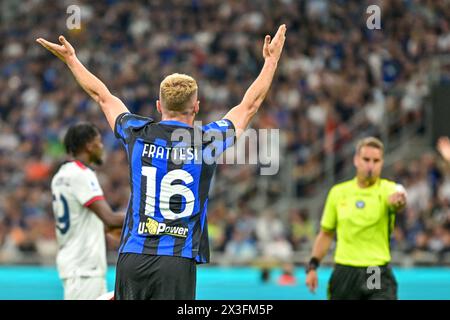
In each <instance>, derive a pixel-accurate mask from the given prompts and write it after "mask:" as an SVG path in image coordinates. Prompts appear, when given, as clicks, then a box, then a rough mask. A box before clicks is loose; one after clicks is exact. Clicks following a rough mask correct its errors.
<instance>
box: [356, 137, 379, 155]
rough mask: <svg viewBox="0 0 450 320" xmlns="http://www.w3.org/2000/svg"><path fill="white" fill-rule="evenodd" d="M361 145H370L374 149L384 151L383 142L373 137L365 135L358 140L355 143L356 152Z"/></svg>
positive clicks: (359, 149)
mask: <svg viewBox="0 0 450 320" xmlns="http://www.w3.org/2000/svg"><path fill="white" fill-rule="evenodd" d="M362 147H372V148H376V149H380V150H381V152H382V153H384V144H383V142H381V140H380V139H377V138H375V137H367V138H364V139H361V140H359V141H358V144H357V145H356V153H359V152H360V151H361V149H362Z"/></svg>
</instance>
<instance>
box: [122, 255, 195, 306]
mask: <svg viewBox="0 0 450 320" xmlns="http://www.w3.org/2000/svg"><path fill="white" fill-rule="evenodd" d="M196 268H197V266H196V262H195V260H194V259H187V258H181V257H172V256H154V255H148V254H136V253H121V254H120V255H119V259H118V261H117V268H116V285H115V291H114V298H115V299H116V300H194V299H195V286H196V278H197V272H196V270H197V269H196Z"/></svg>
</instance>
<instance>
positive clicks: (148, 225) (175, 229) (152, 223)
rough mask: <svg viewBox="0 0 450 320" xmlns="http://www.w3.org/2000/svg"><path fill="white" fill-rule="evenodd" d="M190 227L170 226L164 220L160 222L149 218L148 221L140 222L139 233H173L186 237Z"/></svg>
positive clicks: (152, 234)
mask: <svg viewBox="0 0 450 320" xmlns="http://www.w3.org/2000/svg"><path fill="white" fill-rule="evenodd" d="M188 231H189V229H188V228H187V227H182V226H168V225H167V224H165V223H164V222H158V221H156V220H153V219H151V218H148V219H147V221H146V222H139V228H138V234H140V235H146V236H148V235H149V236H156V235H171V236H174V237H181V238H186V237H187V233H188Z"/></svg>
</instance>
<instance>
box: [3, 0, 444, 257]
mask: <svg viewBox="0 0 450 320" xmlns="http://www.w3.org/2000/svg"><path fill="white" fill-rule="evenodd" d="M73 4H76V5H78V6H79V8H80V13H81V28H80V29H73V30H69V29H67V25H66V20H67V18H68V17H69V14H68V13H66V11H67V7H68V6H69V5H73ZM370 4H377V5H379V6H380V8H381V13H382V15H381V29H380V30H370V29H368V28H367V26H366V20H367V18H368V17H369V15H368V14H367V13H366V9H367V7H368V6H369V5H370ZM0 6H1V8H0V9H1V10H0V19H1V20H0V21H1V24H0V36H1V38H2V41H1V42H0V57H1V58H0V261H11V260H13V259H14V257H17V256H18V255H23V256H28V255H30V254H33V253H38V254H39V255H41V256H48V257H52V256H53V255H54V253H55V250H56V247H55V241H54V237H55V235H54V222H53V221H54V219H53V215H52V209H51V199H52V197H51V194H50V191H49V182H50V179H51V176H52V173H53V171H54V170H55V168H56V167H57V166H58V164H59V163H61V162H62V161H64V159H65V157H66V156H65V152H64V148H63V146H62V144H61V139H62V137H63V135H64V133H65V131H66V129H67V128H68V126H69V125H71V124H73V123H76V122H78V121H91V122H93V123H95V124H96V125H97V126H98V127H99V128H100V130H101V132H102V137H103V142H104V144H105V147H106V150H107V156H106V161H105V165H103V166H102V167H101V168H99V169H98V171H97V173H98V175H99V179H100V183H101V184H102V186H103V189H104V192H105V195H106V198H107V200H108V202H109V203H110V204H111V206H112V207H113V209H114V210H116V211H121V210H125V208H126V205H127V202H128V197H129V186H128V170H127V169H126V168H127V159H126V156H125V153H124V151H123V150H122V148H121V146H120V145H119V143H118V141H117V140H116V139H115V137H114V135H113V133H112V132H111V130H110V128H109V127H108V125H107V122H106V121H105V119H104V116H103V114H102V113H101V112H100V110H99V108H98V106H97V105H95V103H93V102H92V101H91V100H90V99H89V97H88V96H87V94H85V93H84V92H83V91H82V89H81V88H79V86H78V85H77V83H76V81H75V80H74V79H73V77H72V76H71V74H70V72H69V71H68V70H67V68H66V66H64V64H63V63H62V62H61V61H59V60H58V59H56V58H55V57H53V56H52V55H50V54H49V53H48V52H47V51H46V50H44V49H43V48H42V47H40V46H39V45H37V44H36V43H35V39H36V38H38V37H43V38H45V39H48V40H50V41H56V40H57V36H58V35H59V34H64V35H66V37H67V38H68V40H69V41H70V42H71V43H72V44H73V45H74V47H75V49H76V50H77V55H78V57H79V59H80V60H81V61H82V62H83V63H84V64H85V65H86V66H87V67H88V69H90V70H91V71H92V72H93V73H94V74H96V75H97V76H98V77H99V78H100V79H102V80H103V81H104V82H105V83H106V85H107V86H108V88H109V89H110V91H111V92H112V93H114V94H115V95H117V96H118V97H120V98H121V99H122V100H123V101H124V102H125V104H126V105H127V107H128V108H129V109H130V111H132V112H135V113H138V114H141V115H145V116H153V117H155V118H156V119H159V116H158V114H157V112H156V109H155V101H156V99H157V98H158V92H159V83H160V81H161V80H162V79H163V78H164V77H165V76H166V75H168V74H170V73H173V72H180V73H186V74H190V75H192V76H193V77H194V78H196V79H197V81H198V84H199V99H200V101H201V104H200V106H201V112H200V114H199V115H198V118H199V119H201V120H202V121H203V122H204V123H206V122H209V121H212V120H217V119H219V118H220V117H222V116H223V115H224V114H225V113H226V112H227V110H229V109H230V108H231V107H233V106H234V105H236V104H238V103H239V102H240V100H241V98H242V97H243V95H244V93H245V90H246V89H247V87H248V86H249V85H250V83H251V82H252V81H253V79H254V78H255V77H256V76H257V74H258V72H259V70H260V67H261V66H262V63H263V59H262V53H261V49H262V41H263V39H264V35H266V34H273V33H274V31H275V30H276V29H277V26H278V25H279V24H281V23H286V24H287V26H288V32H287V39H286V45H285V50H284V52H283V56H282V59H281V61H280V65H279V70H278V71H277V75H276V77H275V80H274V83H273V85H272V88H271V91H270V94H269V95H268V97H267V98H266V101H265V103H264V105H263V107H262V108H261V110H260V112H259V114H258V116H257V118H256V119H255V120H254V122H253V124H252V126H253V127H254V128H269V129H270V128H280V129H281V130H280V134H281V140H280V141H281V145H280V154H281V155H285V157H284V156H283V157H282V158H283V159H284V158H287V157H289V159H292V161H293V166H290V167H289V170H292V171H291V172H288V174H287V176H288V177H289V178H290V179H291V180H292V181H290V182H289V183H292V184H293V185H294V186H295V193H294V194H293V197H308V196H312V195H314V193H315V192H316V191H317V190H316V189H315V185H316V184H315V182H316V181H317V180H320V179H323V178H324V177H323V172H324V171H323V166H324V161H323V159H324V157H326V155H327V154H339V153H340V151H341V150H342V148H344V147H345V146H346V145H347V144H348V143H350V141H352V139H353V138H355V136H356V135H361V136H363V135H367V134H372V135H380V133H381V131H382V130H387V133H388V134H395V133H396V132H397V131H398V130H399V129H400V128H402V127H404V126H406V125H407V124H408V123H415V122H419V123H421V122H422V121H423V120H422V119H423V114H424V100H425V99H426V97H427V95H428V93H429V85H428V81H429V77H430V74H429V73H430V70H431V66H432V59H433V58H434V57H435V56H437V55H440V54H448V53H450V5H449V3H448V1H421V0H404V1H401V0H390V1H388V0H384V1H356V0H353V1H350V0H336V1H326V0H298V1H297V0H277V1H275V0H257V1H251V0H243V1H216V0H191V1H184V0H152V1H118V0H103V1H40V0H23V1H13V0H3V1H2V2H1V5H0ZM439 80H440V81H442V82H450V71H449V70H448V69H442V70H440V79H439ZM356 118H357V119H358V121H356V120H355V119H356ZM390 118H393V119H395V122H393V123H391V124H390V125H389V126H388V128H386V127H385V125H386V119H390ZM385 132H386V131H385ZM433 159H434V158H433V156H430V157H427V158H423V159H419V160H417V161H413V162H411V163H399V164H398V165H397V166H396V170H397V171H396V174H397V175H396V176H394V177H392V178H393V179H395V180H400V181H403V182H404V184H405V186H407V189H408V191H409V193H410V199H411V201H410V203H411V204H410V206H409V207H408V210H407V211H406V214H405V215H404V218H403V217H402V218H401V219H399V224H398V227H397V228H396V230H395V240H394V243H393V244H394V245H395V246H396V247H398V248H399V249H400V250H405V251H408V252H412V251H414V250H416V249H420V250H431V251H439V252H441V251H445V250H447V249H448V248H449V246H450V242H449V241H450V240H449V237H450V235H449V225H448V224H449V209H448V204H449V200H448V199H449V198H450V182H449V181H448V180H447V179H446V178H445V177H446V172H447V171H446V170H445V169H443V168H438V167H436V166H435V164H434V163H435V161H434V160H433ZM257 169H258V166H250V165H235V166H233V165H220V166H219V167H218V171H217V175H216V178H215V180H214V185H213V192H212V197H211V211H210V220H209V223H210V233H211V240H212V243H211V245H212V247H213V249H214V250H215V251H217V252H221V253H223V254H225V255H229V256H231V257H234V258H235V259H237V260H239V259H241V260H245V259H247V258H248V259H253V258H254V257H260V256H275V257H277V258H280V259H288V258H289V257H291V256H292V253H293V252H294V251H296V250H302V248H307V247H308V246H310V245H311V241H312V240H311V239H312V238H313V236H314V234H315V232H317V225H318V217H319V216H320V214H319V213H315V212H309V211H308V209H307V208H293V209H291V210H290V211H288V212H276V211H274V210H272V209H270V206H269V204H270V202H273V201H275V200H277V198H279V197H280V196H281V194H282V190H283V185H285V184H286V183H288V182H286V181H285V180H283V179H282V175H281V173H282V170H283V168H281V169H280V174H279V175H277V176H274V177H271V178H270V184H269V187H268V188H266V191H267V193H268V197H266V198H264V199H266V201H268V203H267V206H266V209H265V210H259V209H255V208H254V207H253V206H251V205H250V204H251V203H252V199H259V198H258V197H259V196H260V195H259V194H258V189H257V187H256V186H258V185H259V184H260V182H261V179H262V178H261V176H259V175H258V174H257ZM284 169H285V168H284ZM339 172H340V166H337V167H336V173H337V174H339ZM231 186H232V187H231ZM424 195H427V197H426V199H425V198H424ZM111 250H113V249H112V248H111Z"/></svg>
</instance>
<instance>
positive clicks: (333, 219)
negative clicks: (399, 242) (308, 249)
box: [306, 137, 406, 300]
mask: <svg viewBox="0 0 450 320" xmlns="http://www.w3.org/2000/svg"><path fill="white" fill-rule="evenodd" d="M383 152H384V146H383V143H382V142H381V141H380V140H378V139H377V138H374V137H368V138H364V139H362V140H360V141H359V142H358V144H357V147H356V153H355V155H354V158H353V163H354V165H355V167H356V177H355V178H353V179H352V180H349V181H345V182H343V183H339V184H337V185H335V186H333V188H332V189H331V191H330V192H329V194H328V197H327V200H326V203H325V209H324V212H323V216H322V220H321V230H320V232H319V234H318V236H317V238H316V240H315V242H314V246H313V250H312V258H311V260H310V261H309V263H308V266H307V270H306V272H307V276H306V285H307V286H308V288H309V289H310V290H311V291H312V292H314V291H315V290H316V288H317V285H318V279H317V272H316V269H317V268H318V267H319V264H320V261H321V260H322V258H323V257H324V256H325V255H326V254H327V252H328V249H329V248H330V246H331V244H332V242H333V239H334V235H335V233H336V238H337V240H336V252H335V256H334V260H335V267H334V270H333V273H332V275H331V278H330V280H329V284H328V298H329V299H331V300H335V299H352V300H365V299H368V300H370V299H389V300H395V299H397V282H396V281H395V278H394V275H393V273H392V270H391V268H390V267H389V265H388V264H389V261H390V260H391V256H390V249H389V238H390V233H391V231H392V229H393V226H394V220H395V213H396V212H398V211H400V210H402V209H403V208H404V207H405V205H406V193H405V190H404V188H403V187H402V186H401V185H397V184H396V183H395V182H392V181H389V180H386V179H381V178H380V174H381V171H382V167H383Z"/></svg>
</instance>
